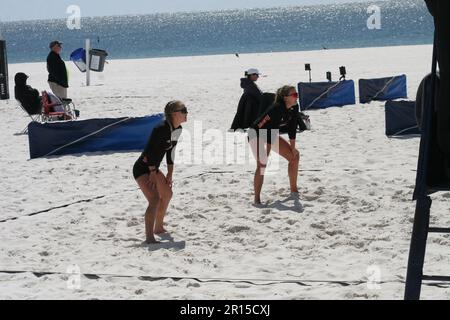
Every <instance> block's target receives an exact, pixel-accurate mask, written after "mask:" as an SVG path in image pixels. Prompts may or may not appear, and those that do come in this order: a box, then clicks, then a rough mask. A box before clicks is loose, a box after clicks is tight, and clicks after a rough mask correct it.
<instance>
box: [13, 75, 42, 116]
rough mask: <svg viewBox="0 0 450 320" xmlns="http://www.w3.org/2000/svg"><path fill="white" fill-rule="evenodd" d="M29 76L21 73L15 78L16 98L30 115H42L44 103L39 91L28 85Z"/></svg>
mask: <svg viewBox="0 0 450 320" xmlns="http://www.w3.org/2000/svg"><path fill="white" fill-rule="evenodd" d="M27 79H28V76H27V75H26V74H25V73H22V72H19V73H17V74H16V75H15V77H14V82H15V84H16V85H15V87H14V96H15V98H16V100H17V101H19V102H20V104H21V105H22V107H23V108H24V109H25V110H26V111H27V112H28V114H30V115H33V114H40V113H41V111H42V101H41V97H40V96H39V91H38V90H36V89H33V88H32V87H31V86H29V85H27Z"/></svg>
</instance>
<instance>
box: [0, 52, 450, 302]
mask: <svg viewBox="0 0 450 320" xmlns="http://www.w3.org/2000/svg"><path fill="white" fill-rule="evenodd" d="M431 50H432V47H431V46H405V47H385V48H365V49H345V50H323V51H311V52H287V53H264V54H241V55H240V58H237V57H236V56H235V55H217V56H199V57H177V58H158V59H143V60H111V61H109V63H108V64H107V65H106V66H105V72H104V73H101V74H98V73H96V74H93V75H92V86H90V87H86V86H85V84H84V78H83V77H84V76H83V74H81V73H80V72H79V71H78V70H77V69H76V67H75V66H74V65H73V64H72V63H70V62H67V65H68V66H69V69H70V85H71V87H70V89H69V96H70V97H71V98H73V100H74V102H75V103H76V105H77V108H78V109H80V110H81V119H89V118H98V117H123V116H136V117H137V116H144V115H148V114H154V113H160V112H162V110H163V108H164V105H165V104H166V103H167V102H168V101H169V100H172V99H180V100H182V101H184V102H185V103H186V105H187V107H188V109H189V116H188V119H189V122H188V123H187V124H186V125H185V126H184V128H185V130H184V133H183V138H182V141H181V142H180V145H179V148H178V150H177V160H176V168H175V174H174V198H173V200H172V202H171V205H170V208H169V210H168V216H167V219H166V222H167V230H168V231H169V234H167V235H165V236H164V237H163V238H162V241H163V243H162V244H160V245H150V246H146V245H143V244H142V242H143V240H144V221H143V215H144V211H145V208H146V202H145V199H144V197H143V195H142V194H141V192H140V191H139V190H138V188H137V185H136V183H135V181H134V180H133V178H132V172H131V170H132V165H133V163H134V161H135V160H136V159H137V157H138V156H139V152H130V153H115V154H113V153H109V154H83V155H74V156H64V157H51V158H45V159H37V160H32V161H29V149H28V137H27V136H26V135H15V133H17V132H20V131H21V130H22V129H23V128H24V127H25V126H26V125H27V123H28V122H29V118H28V117H26V116H25V114H24V113H23V112H22V111H21V110H20V109H19V107H18V106H17V104H16V102H15V101H14V100H10V101H9V102H5V101H2V102H0V117H1V122H2V134H1V141H2V143H1V144H0V145H1V147H0V148H1V155H2V156H1V159H0V165H1V173H0V184H1V187H0V188H1V190H2V192H1V193H0V203H1V207H2V210H1V213H0V220H7V219H10V220H8V221H6V222H2V223H0V234H1V241H0V299H251V300H252V299H402V298H403V293H404V280H405V276H406V266H407V258H408V253H409V244H410V236H411V230H412V222H413V217H414V210H415V203H414V202H413V201H412V193H413V189H414V184H415V176H416V172H415V170H416V168H417V155H418V148H419V141H420V140H419V138H417V137H416V138H408V139H389V138H387V137H386V135H385V116H384V103H382V102H373V103H371V104H368V105H360V104H357V105H353V106H345V107H342V108H329V109H326V110H311V111H308V114H309V115H310V117H311V122H312V126H313V128H312V130H311V131H307V132H304V133H301V134H299V135H298V136H297V144H298V146H299V149H300V153H301V164H300V172H299V187H300V200H299V201H295V200H294V199H292V198H289V195H290V192H289V183H288V177H287V163H285V161H284V160H279V162H278V165H279V168H276V165H275V163H276V161H274V165H273V166H272V168H269V172H270V174H269V175H268V176H267V177H266V180H265V184H264V187H263V192H262V197H263V201H264V202H266V204H267V207H266V208H256V207H253V206H252V199H253V196H252V194H253V187H252V183H253V171H254V168H255V163H254V160H253V158H250V160H249V161H246V162H245V163H226V162H225V160H224V159H225V157H224V156H223V155H228V154H231V153H232V152H233V150H229V149H228V148H227V149H226V150H225V151H224V152H223V155H222V156H220V155H219V156H218V157H217V159H216V160H220V161H212V160H213V159H212V156H211V154H212V150H214V148H215V147H218V146H222V145H226V144H225V143H224V139H225V138H224V137H225V136H226V131H227V129H228V128H229V126H230V125H231V122H232V120H233V117H234V115H235V112H236V108H237V103H238V101H239V98H240V95H241V94H242V90H241V88H240V86H239V79H240V77H241V76H242V75H243V72H244V70H245V69H246V68H249V67H257V68H259V69H260V70H261V71H262V72H263V73H264V74H265V75H266V76H265V77H262V78H260V80H259V82H258V84H259V86H260V87H261V88H262V89H263V90H264V91H268V92H274V91H275V90H276V89H277V88H278V87H280V86H282V85H284V84H293V85H296V84H297V83H298V82H300V81H308V74H307V73H306V72H305V71H304V64H305V63H311V66H312V69H313V71H312V76H313V81H323V80H325V73H326V71H333V78H334V79H337V78H338V76H339V75H338V70H339V67H340V66H341V65H343V66H346V67H347V72H348V75H347V79H353V80H355V83H356V84H357V80H358V79H360V78H377V77H386V76H393V75H399V74H406V75H407V77H408V93H409V99H410V100H415V94H416V90H417V87H418V85H419V83H420V81H421V79H422V77H423V76H424V75H426V74H427V73H428V71H429V70H430V69H431ZM9 71H10V79H11V89H13V85H12V84H13V78H14V74H15V73H16V72H25V73H27V74H28V75H30V79H29V84H31V85H32V86H33V87H37V88H39V89H40V90H43V89H45V88H47V87H48V85H47V83H46V77H47V73H46V68H45V64H44V63H31V64H12V65H10V70H9ZM356 90H358V88H357V87H356ZM11 92H13V90H12V91H11ZM208 130H209V131H208ZM234 136H239V134H237V135H234ZM221 137H222V138H221ZM240 138H245V137H244V136H243V135H242V134H241V135H240ZM202 140H203V141H202ZM232 145H233V144H232ZM236 148H237V149H236V150H238V149H239V150H245V149H247V145H246V143H245V140H244V139H240V141H238V142H237V146H236ZM247 151H248V150H247ZM189 158H190V160H191V161H189ZM271 158H272V159H273V160H277V158H278V157H277V156H276V155H274V154H273V155H271ZM433 199H434V200H435V201H434V203H433V207H432V219H431V220H432V224H433V225H434V224H436V225H438V226H442V227H445V226H448V225H449V224H450V216H448V215H444V214H443V213H444V212H446V211H447V210H448V207H449V205H450V193H440V194H436V195H433ZM52 208H54V209H52ZM49 209H50V210H49ZM46 210H49V211H47V212H42V213H40V214H37V215H33V216H29V215H30V214H33V213H36V212H41V211H46ZM12 218H17V219H15V220H11V219H12ZM449 244H450V239H449V237H448V236H442V235H431V236H430V238H429V242H428V250H427V256H426V264H425V273H427V274H445V269H446V268H445V266H446V265H448V264H449V263H450V251H449V249H448V246H449ZM73 265H75V266H77V268H79V270H80V271H81V273H82V274H88V275H92V274H95V275H98V277H92V276H90V277H86V276H81V283H79V286H77V285H75V286H74V284H77V281H75V282H74V279H75V280H76V277H74V276H73V275H70V274H67V273H68V272H72V271H73V270H76V268H75V269H74V268H73V267H71V266H73ZM5 271H23V272H24V273H17V274H10V273H5ZM32 272H44V273H46V272H47V273H50V274H46V275H39V274H38V275H35V274H33V273H32ZM119 276H126V277H119ZM196 279H200V280H201V281H198V280H196ZM374 281H375V282H377V281H381V284H379V285H377V284H376V283H374ZM346 284H347V285H346ZM422 298H424V299H441V298H442V299H448V298H450V290H449V289H447V288H442V287H435V286H424V287H423V294H422Z"/></svg>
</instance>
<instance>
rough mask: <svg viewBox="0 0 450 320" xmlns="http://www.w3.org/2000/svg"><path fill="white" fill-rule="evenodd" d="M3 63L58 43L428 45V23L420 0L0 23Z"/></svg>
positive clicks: (132, 47)
mask: <svg viewBox="0 0 450 320" xmlns="http://www.w3.org/2000/svg"><path fill="white" fill-rule="evenodd" d="M372 4H375V5H377V6H379V8H380V10H381V11H380V13H381V29H375V30H370V29H369V28H368V27H367V20H368V18H369V17H370V15H371V14H370V13H367V9H368V7H369V5H372ZM0 32H1V34H2V35H3V37H4V38H5V39H6V41H7V50H8V60H9V62H10V63H18V62H35V61H45V59H46V57H47V54H48V43H49V42H50V41H51V40H54V39H58V40H60V41H62V42H64V51H63V58H64V59H68V58H69V55H70V53H71V52H72V51H73V50H75V49H77V48H80V47H83V46H84V39H86V38H90V39H91V40H92V46H93V47H94V48H98V49H104V50H106V51H107V52H108V53H109V59H124V58H126V59H127V58H148V57H167V56H191V55H208V54H228V53H229V54H234V53H236V52H239V53H256V52H278V51H302V50H315V49H323V48H328V49H336V48H357V47H374V46H392V45H413V44H430V43H432V37H433V22H432V18H431V16H430V14H429V13H428V11H427V9H426V6H425V3H424V1H423V0H401V1H391V0H390V1H375V2H370V3H348V4H340V5H337V4H336V5H318V6H300V7H283V8H271V9H251V10H227V11H215V12H197V13H173V14H152V15H138V16H114V17H101V18H82V20H81V29H80V30H69V29H68V28H67V26H66V20H39V21H20V22H3V23H1V22H0Z"/></svg>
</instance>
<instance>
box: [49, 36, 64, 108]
mask: <svg viewBox="0 0 450 320" xmlns="http://www.w3.org/2000/svg"><path fill="white" fill-rule="evenodd" d="M49 47H50V50H51V51H50V53H49V54H48V56H47V71H48V84H49V85H50V89H52V91H53V93H54V94H55V95H56V96H58V97H59V98H61V99H67V88H69V81H68V76H67V69H66V64H65V63H64V61H63V60H62V59H61V51H62V43H61V42H59V41H52V42H51V43H50V45H49Z"/></svg>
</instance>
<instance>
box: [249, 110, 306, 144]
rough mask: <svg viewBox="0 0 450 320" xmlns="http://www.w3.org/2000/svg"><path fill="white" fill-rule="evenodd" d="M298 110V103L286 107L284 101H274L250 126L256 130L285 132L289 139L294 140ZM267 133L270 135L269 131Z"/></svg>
mask: <svg viewBox="0 0 450 320" xmlns="http://www.w3.org/2000/svg"><path fill="white" fill-rule="evenodd" d="M298 112H299V106H298V105H295V106H293V107H292V108H290V109H287V108H286V105H285V104H284V102H282V103H274V104H273V105H272V106H271V107H270V108H269V109H268V110H267V111H266V112H264V113H263V114H262V115H261V116H260V117H258V119H256V121H255V122H254V123H253V124H252V125H251V126H250V127H251V128H252V129H254V130H255V131H256V132H259V130H262V129H265V130H279V131H280V133H287V134H288V135H289V139H290V140H295V139H296V137H297V127H298ZM267 134H268V136H270V134H269V133H267Z"/></svg>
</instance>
